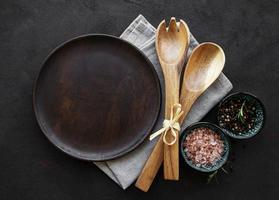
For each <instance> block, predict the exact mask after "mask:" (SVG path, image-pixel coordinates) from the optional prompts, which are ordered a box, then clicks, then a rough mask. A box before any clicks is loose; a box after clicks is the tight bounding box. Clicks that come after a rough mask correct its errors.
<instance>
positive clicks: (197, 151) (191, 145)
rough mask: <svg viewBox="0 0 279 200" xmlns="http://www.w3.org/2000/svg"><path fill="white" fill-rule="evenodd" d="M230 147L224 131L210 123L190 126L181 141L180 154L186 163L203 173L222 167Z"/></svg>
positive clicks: (182, 135)
mask: <svg viewBox="0 0 279 200" xmlns="http://www.w3.org/2000/svg"><path fill="white" fill-rule="evenodd" d="M229 146H230V145H229V141H228V139H227V138H226V136H225V134H224V133H223V131H222V129H220V128H219V127H218V126H216V125H214V124H212V123H209V122H198V123H195V124H192V125H190V126H189V127H188V128H187V129H186V130H185V131H184V132H183V133H182V134H181V139H180V152H181V154H182V157H183V158H184V160H185V162H186V163H187V164H188V165H189V166H190V167H192V168H194V169H196V170H198V171H201V172H212V171H215V170H217V169H219V168H220V167H222V166H223V165H224V164H225V163H226V161H227V159H228V156H229Z"/></svg>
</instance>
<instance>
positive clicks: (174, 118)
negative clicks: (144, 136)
mask: <svg viewBox="0 0 279 200" xmlns="http://www.w3.org/2000/svg"><path fill="white" fill-rule="evenodd" d="M182 114H183V110H182V106H181V104H179V103H177V104H174V105H173V106H172V107H171V112H170V119H165V120H164V122H163V128H161V129H160V130H158V131H156V132H155V133H152V134H151V135H150V137H149V140H153V139H154V138H156V137H157V136H159V135H161V134H162V133H163V142H164V143H165V144H167V145H173V144H174V143H175V142H176V140H177V134H176V131H178V132H179V131H180V124H179V122H178V120H179V118H180V117H181V116H182ZM169 130H170V131H169ZM168 134H171V136H172V138H173V140H172V141H171V142H168V141H167V139H166V138H167V135H168Z"/></svg>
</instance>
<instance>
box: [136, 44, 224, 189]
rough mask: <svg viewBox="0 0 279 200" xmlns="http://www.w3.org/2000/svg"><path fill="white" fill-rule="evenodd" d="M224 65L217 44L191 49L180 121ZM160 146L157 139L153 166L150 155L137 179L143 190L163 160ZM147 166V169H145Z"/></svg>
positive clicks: (182, 90) (182, 91) (147, 186)
mask: <svg viewBox="0 0 279 200" xmlns="http://www.w3.org/2000/svg"><path fill="white" fill-rule="evenodd" d="M224 65H225V54H224V52H223V50H222V48H221V47H220V46H218V45H217V44H214V43H209V42H207V43H203V44H200V45H199V46H197V47H196V48H195V49H194V50H193V52H192V54H191V56H190V58H189V60H188V63H187V66H186V69H185V71H184V76H183V83H182V88H181V92H180V103H181V105H182V110H183V111H184V114H183V115H182V117H181V118H180V120H179V121H180V123H182V122H183V121H184V119H185V117H186V116H187V114H188V113H189V111H190V109H191V107H192V105H193V103H194V102H195V100H196V99H197V98H198V97H199V96H200V95H201V94H202V93H203V92H204V91H205V90H206V89H207V88H208V87H209V86H210V85H211V84H212V83H213V82H214V81H215V80H216V79H217V78H218V76H219V75H220V74H221V71H222V70H223V68H224ZM159 142H160V143H159ZM160 144H161V146H160ZM162 146H163V142H162V140H159V141H158V143H157V144H156V146H155V148H154V150H153V152H154V151H155V150H157V153H158V154H156V155H153V154H152V155H151V156H152V161H153V163H152V164H153V165H152V166H153V168H152V167H151V165H150V164H149V160H150V158H151V157H150V158H149V159H148V161H147V163H146V165H145V167H144V169H143V171H142V173H141V175H140V176H139V178H138V180H137V183H136V186H137V187H138V188H140V189H141V190H143V191H145V192H146V191H148V189H149V187H150V185H151V184H152V181H153V179H154V177H155V175H156V173H157V171H158V169H159V167H160V165H161V163H162V161H163V152H162V151H159V150H158V149H159V147H162ZM153 152H152V153H153ZM147 167H149V168H148V169H149V170H148V169H145V168H147ZM150 169H151V170H150Z"/></svg>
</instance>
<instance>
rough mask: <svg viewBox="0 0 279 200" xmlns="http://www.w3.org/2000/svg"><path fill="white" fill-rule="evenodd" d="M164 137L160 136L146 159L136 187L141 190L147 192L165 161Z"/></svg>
mask: <svg viewBox="0 0 279 200" xmlns="http://www.w3.org/2000/svg"><path fill="white" fill-rule="evenodd" d="M162 138H163V137H162V136H160V138H159V140H158V142H157V144H156V145H155V147H154V149H153V151H152V153H151V154H150V157H149V158H148V160H147V161H146V163H145V165H144V168H143V169H142V171H141V173H140V175H139V177H138V179H137V182H136V187H137V188H139V189H140V190H142V191H144V192H147V191H148V190H149V188H150V186H151V184H152V182H153V180H154V178H155V176H156V174H157V172H158V170H159V168H160V166H161V164H162V162H163V139H162Z"/></svg>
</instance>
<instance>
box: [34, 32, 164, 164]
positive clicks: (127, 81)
mask: <svg viewBox="0 0 279 200" xmlns="http://www.w3.org/2000/svg"><path fill="white" fill-rule="evenodd" d="M33 98H34V110H35V114H36V118H37V120H38V123H39V125H40V127H41V129H42V131H43V132H44V134H45V135H46V136H47V137H48V139H49V140H50V141H51V142H52V143H53V144H54V145H55V146H57V147H58V148H59V149H61V150H62V151H64V152H66V153H67V154H69V155H71V156H74V157H76V158H80V159H84V160H94V161H103V160H108V159H112V158H116V157H119V156H121V155H124V154H125V153H127V152H129V151H131V150H133V149H134V148H136V147H137V146H138V145H139V144H140V143H141V142H142V141H143V140H144V139H145V138H146V136H147V135H148V133H149V132H150V131H151V129H152V127H153V125H154V123H155V122H156V120H157V116H158V114H159V109H160V101H161V93H160V86H159V80H158V77H157V74H156V72H155V70H154V68H153V66H152V65H151V63H150V62H149V61H148V59H147V58H146V57H145V56H144V55H143V54H142V53H141V52H140V51H139V50H137V49H136V48H135V47H134V46H132V45H131V44H129V43H128V42H125V41H124V40H121V39H119V38H116V37H112V36H106V35H87V36H82V37H78V38H76V39H73V40H71V41H69V42H67V43H66V44H63V45H62V46H60V47H59V48H58V49H56V50H55V51H54V52H53V53H52V54H51V55H50V56H49V57H48V59H47V60H46V62H45V63H44V66H43V67H42V70H41V72H40V74H39V77H38V80H37V82H36V85H35V88H34V94H33Z"/></svg>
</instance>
